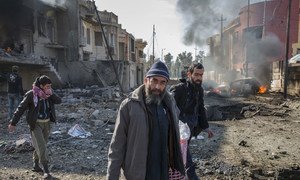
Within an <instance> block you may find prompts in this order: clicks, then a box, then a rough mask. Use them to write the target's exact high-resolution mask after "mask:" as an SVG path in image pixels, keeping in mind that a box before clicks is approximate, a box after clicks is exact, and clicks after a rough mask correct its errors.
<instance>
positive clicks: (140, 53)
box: [139, 50, 144, 58]
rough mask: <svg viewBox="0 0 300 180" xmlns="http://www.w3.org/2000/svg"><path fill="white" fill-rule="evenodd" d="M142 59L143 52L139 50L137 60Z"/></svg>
mask: <svg viewBox="0 0 300 180" xmlns="http://www.w3.org/2000/svg"><path fill="white" fill-rule="evenodd" d="M143 57H144V53H143V51H141V50H139V58H143Z"/></svg>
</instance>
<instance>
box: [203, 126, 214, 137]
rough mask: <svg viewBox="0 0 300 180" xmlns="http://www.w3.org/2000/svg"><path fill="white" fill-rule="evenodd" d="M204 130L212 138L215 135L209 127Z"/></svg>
mask: <svg viewBox="0 0 300 180" xmlns="http://www.w3.org/2000/svg"><path fill="white" fill-rule="evenodd" d="M204 132H206V133H207V135H208V138H212V137H213V136H214V133H213V132H212V131H211V130H210V129H209V128H207V129H205V130H204Z"/></svg>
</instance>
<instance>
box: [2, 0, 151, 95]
mask: <svg viewBox="0 0 300 180" xmlns="http://www.w3.org/2000/svg"><path fill="white" fill-rule="evenodd" d="M98 15H99V17H100V20H101V22H102V23H101V24H102V27H101V26H100V21H99V19H98V18H97V16H98ZM105 40H106V41H105ZM106 43H107V44H106ZM146 45H147V43H146V42H145V41H143V40H142V39H135V37H134V36H133V35H132V34H130V33H128V32H127V31H126V30H125V29H122V26H121V24H119V22H118V16H117V15H115V14H114V13H112V12H108V11H98V10H97V8H96V6H95V5H94V2H92V1H90V0H63V1H55V0H3V2H2V5H1V7H0V64H1V66H0V72H1V73H8V72H10V70H11V67H12V66H13V65H18V66H19V67H20V74H21V76H22V77H23V84H24V88H25V89H30V88H31V84H32V82H33V80H34V79H35V77H37V76H39V75H41V74H46V75H48V76H50V77H51V78H52V79H53V81H54V83H53V85H55V86H56V87H65V86H78V87H85V86H87V85H94V84H97V85H99V86H102V87H103V86H109V85H116V82H118V81H119V82H121V86H122V88H123V89H124V90H125V91H126V90H129V89H130V88H133V87H135V86H137V85H139V84H141V83H142V79H143V76H144V66H143V63H144V61H145V59H144V53H143V49H144V48H145V46H146ZM116 80H118V81H116ZM0 90H1V91H5V90H6V83H5V82H3V81H2V82H0Z"/></svg>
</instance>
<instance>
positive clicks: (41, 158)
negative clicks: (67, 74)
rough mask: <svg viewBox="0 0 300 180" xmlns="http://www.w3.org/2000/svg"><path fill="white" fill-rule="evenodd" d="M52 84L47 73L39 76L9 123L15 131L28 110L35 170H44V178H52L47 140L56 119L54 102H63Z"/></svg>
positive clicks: (10, 129) (27, 119) (27, 118)
mask: <svg viewBox="0 0 300 180" xmlns="http://www.w3.org/2000/svg"><path fill="white" fill-rule="evenodd" d="M51 84H52V82H51V80H50V78H49V77H47V76H45V75H43V76H40V77H38V78H37V79H36V80H35V82H34V83H33V86H32V90H30V91H28V92H27V93H26V94H25V96H24V99H23V101H22V102H21V103H20V105H19V107H18V108H17V110H16V111H15V113H14V115H13V117H12V120H11V121H10V124H9V125H8V130H9V132H14V131H15V126H16V124H17V123H18V122H19V120H20V118H21V116H22V115H23V113H24V112H25V111H27V115H26V121H27V123H28V125H29V128H30V133H31V138H32V143H33V146H34V149H35V150H34V152H33V171H36V172H44V179H48V178H51V175H50V172H49V165H48V163H49V157H48V150H47V142H48V137H49V134H50V127H51V122H55V121H56V116H55V108H54V104H59V103H61V98H60V97H58V96H57V95H56V94H54V93H53V90H52V88H51ZM39 163H40V164H42V165H43V169H42V168H40V166H39Z"/></svg>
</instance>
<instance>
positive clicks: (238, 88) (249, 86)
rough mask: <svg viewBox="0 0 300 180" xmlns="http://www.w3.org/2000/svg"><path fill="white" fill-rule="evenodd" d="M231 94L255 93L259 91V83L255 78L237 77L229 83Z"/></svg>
mask: <svg viewBox="0 0 300 180" xmlns="http://www.w3.org/2000/svg"><path fill="white" fill-rule="evenodd" d="M229 86H230V93H231V95H232V96H247V95H255V94H257V93H259V92H260V87H261V85H260V83H259V82H258V81H257V80H256V79H255V78H251V77H250V78H243V79H238V80H235V81H233V82H231V83H230V85H229Z"/></svg>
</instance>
